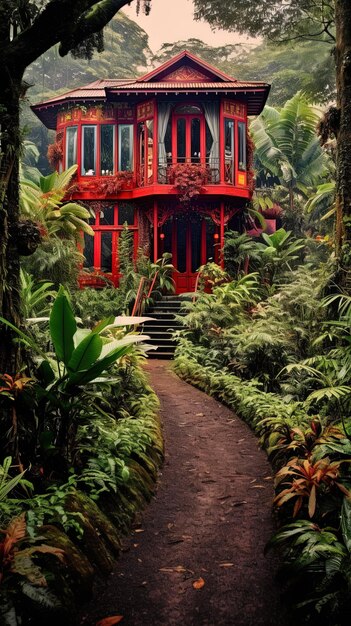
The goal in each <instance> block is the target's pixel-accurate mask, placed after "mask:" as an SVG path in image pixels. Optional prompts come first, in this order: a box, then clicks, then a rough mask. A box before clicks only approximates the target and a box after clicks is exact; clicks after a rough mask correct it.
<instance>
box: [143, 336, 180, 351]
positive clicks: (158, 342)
mask: <svg viewBox="0 0 351 626" xmlns="http://www.w3.org/2000/svg"><path fill="white" fill-rule="evenodd" d="M146 343H149V344H150V345H151V346H162V347H163V348H170V349H171V350H174V348H175V344H174V343H173V342H171V341H170V340H169V339H167V338H166V339H162V338H159V337H150V339H148V340H147V342H146Z"/></svg>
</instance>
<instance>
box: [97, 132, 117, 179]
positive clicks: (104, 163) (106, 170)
mask: <svg viewBox="0 0 351 626" xmlns="http://www.w3.org/2000/svg"><path fill="white" fill-rule="evenodd" d="M114 130H115V127H114V125H113V124H102V125H101V126H100V174H101V175H102V176H108V175H112V174H113V171H114V162H113V161H114V158H113V155H114V143H115V142H114Z"/></svg>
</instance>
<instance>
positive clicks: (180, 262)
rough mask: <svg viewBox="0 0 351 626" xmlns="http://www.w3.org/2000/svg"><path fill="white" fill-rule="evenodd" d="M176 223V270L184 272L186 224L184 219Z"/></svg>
mask: <svg viewBox="0 0 351 626" xmlns="http://www.w3.org/2000/svg"><path fill="white" fill-rule="evenodd" d="M176 224H177V270H178V272H186V231H187V225H186V222H184V221H178V222H176Z"/></svg>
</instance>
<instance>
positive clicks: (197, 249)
mask: <svg viewBox="0 0 351 626" xmlns="http://www.w3.org/2000/svg"><path fill="white" fill-rule="evenodd" d="M190 233H191V271H192V272H197V270H198V269H199V267H200V265H201V221H198V222H193V223H192V224H191V228H190Z"/></svg>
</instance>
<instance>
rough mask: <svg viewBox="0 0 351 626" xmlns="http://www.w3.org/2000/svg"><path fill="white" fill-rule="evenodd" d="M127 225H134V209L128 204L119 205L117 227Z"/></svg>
mask: <svg viewBox="0 0 351 626" xmlns="http://www.w3.org/2000/svg"><path fill="white" fill-rule="evenodd" d="M125 223H127V224H128V226H133V225H134V207H133V206H132V205H131V204H128V203H123V204H122V203H121V202H120V203H119V205H118V225H119V226H123V224H125Z"/></svg>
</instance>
